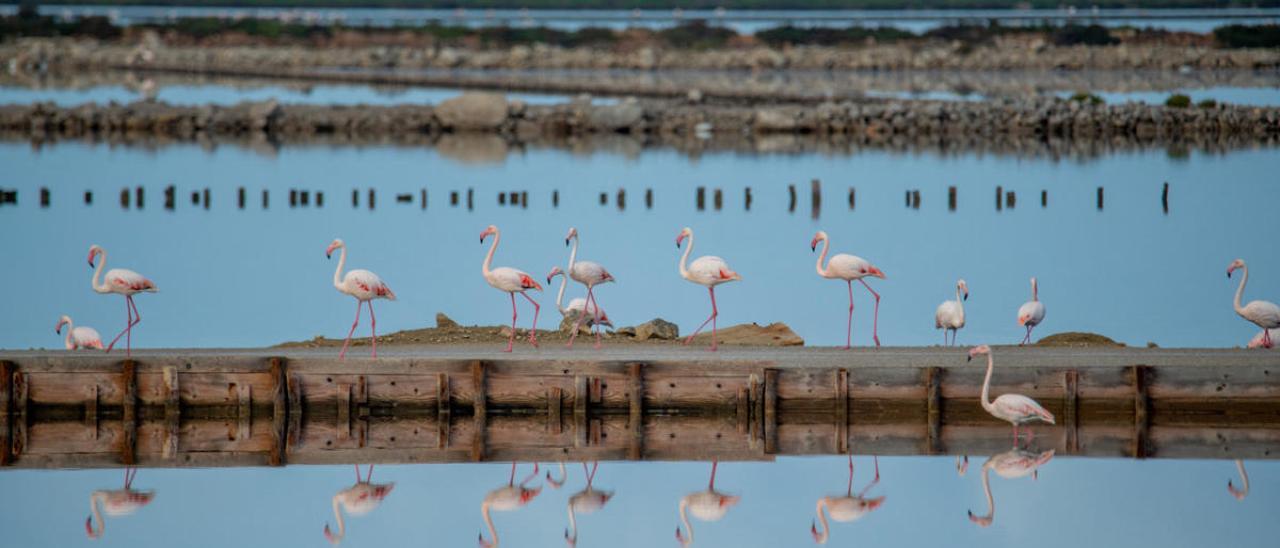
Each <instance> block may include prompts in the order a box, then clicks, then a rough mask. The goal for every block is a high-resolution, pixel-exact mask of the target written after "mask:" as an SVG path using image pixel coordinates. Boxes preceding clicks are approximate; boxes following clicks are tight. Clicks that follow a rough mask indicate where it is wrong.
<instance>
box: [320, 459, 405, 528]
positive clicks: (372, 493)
mask: <svg viewBox="0 0 1280 548" xmlns="http://www.w3.org/2000/svg"><path fill="white" fill-rule="evenodd" d="M355 468H356V483H355V485H352V486H351V487H348V488H346V489H343V490H341V491H338V494H336V495H334V496H333V519H334V521H336V522H338V532H337V533H334V532H332V531H330V530H329V524H328V523H326V524H324V538H326V539H328V540H329V543H330V544H338V543H341V542H342V539H343V538H344V537H346V535H347V526H346V522H345V521H344V520H343V519H342V510H346V512H347V514H349V515H352V516H363V515H365V514H368V513H369V512H372V511H373V510H374V509H376V508H377V507H378V506H379V505H381V504H382V499H385V498H387V495H389V494H391V490H392V489H393V488H395V486H396V484H395V483H372V481H373V465H372V464H370V465H369V471H368V472H367V473H365V476H364V479H361V478H360V465H358V464H357V465H355Z"/></svg>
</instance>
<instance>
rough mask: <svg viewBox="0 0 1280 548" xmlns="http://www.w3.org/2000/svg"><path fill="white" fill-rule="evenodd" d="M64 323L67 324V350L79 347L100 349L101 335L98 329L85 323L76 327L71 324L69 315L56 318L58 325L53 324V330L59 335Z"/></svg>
mask: <svg viewBox="0 0 1280 548" xmlns="http://www.w3.org/2000/svg"><path fill="white" fill-rule="evenodd" d="M64 325H65V326H67V341H66V344H67V350H79V349H81V348H96V349H98V350H102V337H101V336H99V335H98V330H96V329H94V328H92V327H89V326H85V325H82V326H79V327H76V326H74V325H72V324H71V316H63V317H61V318H59V319H58V325H56V326H54V328H53V332H54V333H57V334H59V335H61V334H62V326H64Z"/></svg>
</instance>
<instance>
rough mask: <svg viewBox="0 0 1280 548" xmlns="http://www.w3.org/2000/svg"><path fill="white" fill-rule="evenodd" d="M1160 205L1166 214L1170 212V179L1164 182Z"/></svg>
mask: <svg viewBox="0 0 1280 548" xmlns="http://www.w3.org/2000/svg"><path fill="white" fill-rule="evenodd" d="M1160 207H1161V208H1162V209H1163V210H1164V214H1165V215H1168V214H1169V181H1165V182H1164V189H1163V190H1161V191H1160Z"/></svg>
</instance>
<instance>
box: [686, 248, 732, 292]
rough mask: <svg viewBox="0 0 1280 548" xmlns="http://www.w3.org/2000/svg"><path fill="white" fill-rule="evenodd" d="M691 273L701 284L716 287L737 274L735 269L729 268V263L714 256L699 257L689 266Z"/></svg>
mask: <svg viewBox="0 0 1280 548" xmlns="http://www.w3.org/2000/svg"><path fill="white" fill-rule="evenodd" d="M689 272H690V273H692V274H693V276H694V277H696V278H697V279H698V281H699V282H700V283H703V284H710V285H716V284H721V283H724V282H727V281H729V280H732V279H733V276H734V275H735V274H736V273H735V272H734V271H733V269H731V268H729V263H726V262H725V261H724V259H721V258H720V257H716V256H713V255H706V256H703V257H698V258H697V259H696V260H694V261H693V264H690V265H689Z"/></svg>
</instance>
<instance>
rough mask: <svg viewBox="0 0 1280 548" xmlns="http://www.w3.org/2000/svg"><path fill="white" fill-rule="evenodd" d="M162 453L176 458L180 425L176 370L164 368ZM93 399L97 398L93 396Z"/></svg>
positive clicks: (180, 409) (180, 412) (167, 457)
mask: <svg viewBox="0 0 1280 548" xmlns="http://www.w3.org/2000/svg"><path fill="white" fill-rule="evenodd" d="M164 390H165V397H164V424H165V427H164V451H163V456H164V458H165V459H166V460H167V459H173V458H176V457H177V456H178V437H179V436H178V433H179V432H178V427H179V425H180V423H181V420H182V419H181V414H182V403H181V401H180V400H179V394H181V393H182V392H181V390H180V389H179V386H178V368H176V367H173V366H167V367H165V368H164ZM94 398H97V396H96V395H95V396H94Z"/></svg>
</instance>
